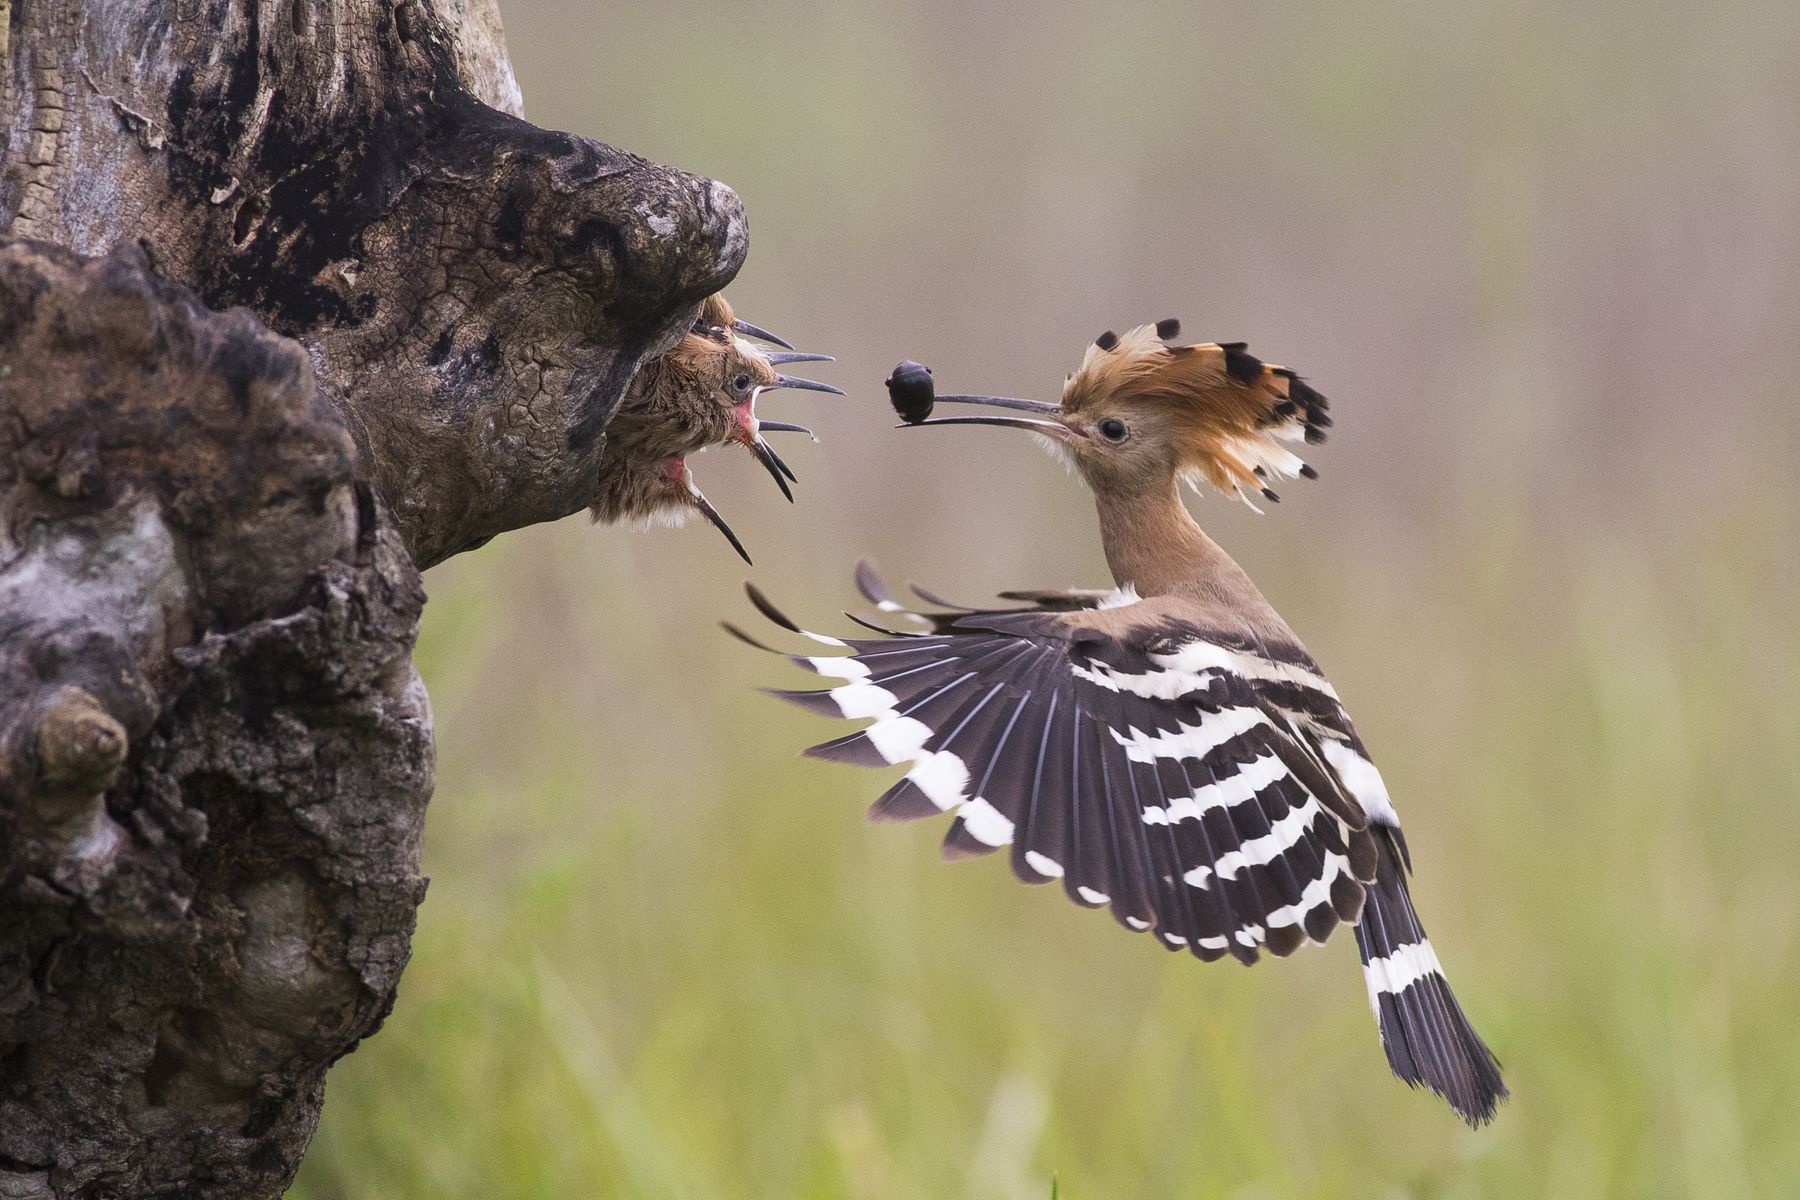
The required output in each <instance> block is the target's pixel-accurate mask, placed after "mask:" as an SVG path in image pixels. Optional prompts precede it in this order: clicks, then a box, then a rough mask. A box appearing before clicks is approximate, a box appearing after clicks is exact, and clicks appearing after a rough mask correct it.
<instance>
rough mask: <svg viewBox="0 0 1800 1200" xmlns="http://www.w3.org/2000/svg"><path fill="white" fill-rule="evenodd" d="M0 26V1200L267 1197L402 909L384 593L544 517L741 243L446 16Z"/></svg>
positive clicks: (185, 10) (402, 800)
mask: <svg viewBox="0 0 1800 1200" xmlns="http://www.w3.org/2000/svg"><path fill="white" fill-rule="evenodd" d="M0 31H3V33H4V40H0V58H3V59H4V72H3V73H0V87H4V89H5V91H4V95H3V97H0V99H3V101H4V104H3V107H0V149H3V151H4V156H3V160H0V161H3V164H4V165H3V169H0V1198H10V1197H40V1196H44V1197H47V1196H58V1197H65V1196H82V1197H89V1196H93V1197H98V1196H140V1195H143V1196H149V1195H182V1196H189V1195H192V1196H234V1197H236V1196H274V1195H278V1194H279V1193H280V1192H281V1190H282V1189H283V1188H284V1187H285V1186H286V1184H287V1183H288V1181H289V1180H291V1178H292V1176H293V1173H294V1171H295V1169H296V1168H297V1166H298V1163H299V1159H300V1155H301V1153H302V1152H303V1151H304V1149H305V1146H306V1143H307V1141H308V1139H309V1138H310V1136H311V1134H312V1131H313V1129H314V1127H315V1126H316V1124H317V1120H318V1115H319V1106H320V1103H321V1099H322V1093H323V1078H324V1072H325V1069H326V1067H327V1066H329V1065H330V1063H331V1062H332V1061H334V1060H335V1059H336V1058H338V1057H340V1056H341V1055H343V1054H345V1053H347V1052H348V1051H349V1050H350V1049H351V1048H353V1047H354V1046H355V1044H356V1043H357V1041H358V1040H359V1039H360V1038H362V1037H365V1036H367V1035H368V1034H369V1033H371V1032H372V1031H373V1030H374V1029H375V1028H376V1026H377V1025H378V1024H379V1022H380V1020H381V1018H382V1016H383V1015H384V1014H385V1013H386V1012H387V1010H388V1008H389V1007H390V1006H391V1005H392V1003H393V1000H394V994H395V985H396V983H397V980H398V978H399V974H400V971H401V968H402V967H403V966H404V964H405V961H406V956H407V953H408V946H409V939H410V934H411V930H412V923H413V916H414V911H415V908H416V906H417V905H418V903H419V901H420V899H421V898H422V896H423V892H424V883H423V880H422V879H421V877H420V875H419V860H418V850H419V835H420V828H421V823H422V820H423V814H424V806H425V801H426V799H427V797H428V796H429V794H430V790H431V780H432V765H431V764H432V755H431V719H430V712H429V708H428V706H427V703H426V699H425V693H424V689H423V687H422V686H421V685H420V683H419V680H418V677H417V676H416V675H415V674H414V672H413V670H412V667H411V663H410V658H409V655H410V650H411V647H412V641H413V637H414V635H415V633H416V630H417V622H418V615H419V611H420V607H421V605H422V603H423V593H422V591H421V589H420V585H419V578H418V569H419V568H421V567H424V566H428V565H430V564H431V563H434V562H437V561H439V560H441V559H443V558H445V557H447V556H448V555H451V554H454V553H457V552H459V551H461V550H465V549H469V548H472V547H474V546H478V545H480V544H481V543H482V542H484V541H486V540H487V539H488V538H490V537H492V536H494V535H495V534H497V533H500V532H503V531H505V530H508V529H514V528H518V527H520V526H523V525H527V524H530V523H533V522H536V521H541V520H548V519H553V518H556V517H561V516H564V515H567V514H568V513H571V512H574V511H576V510H578V509H580V508H582V507H584V506H585V505H586V504H587V503H588V501H589V500H590V499H591V498H592V495H593V491H594V483H595V480H596V478H597V475H598V469H599V463H600V458H601V455H602V454H603V453H604V449H605V426H606V422H607V420H608V418H609V417H610V415H611V412H612V409H613V407H614V406H615V404H616V403H617V401H618V399H619V397H620V395H621V394H622V392H623V390H624V388H625V386H626V385H627V383H628V382H629V381H630V379H631V377H632V375H633V373H634V372H635V371H636V369H637V367H638V366H639V365H640V364H641V363H642V362H643V361H644V360H645V359H646V358H647V357H649V356H652V355H654V354H657V353H660V352H661V351H662V350H663V349H665V348H666V347H667V346H668V345H669V344H670V343H671V342H672V341H673V339H674V338H675V337H676V336H678V335H679V333H680V332H681V330H682V329H684V328H685V327H686V325H687V324H688V322H689V321H691V319H692V316H693V313H694V311H695V308H696V305H697V303H698V301H699V300H700V298H701V297H702V296H704V295H706V294H707V293H709V292H712V291H714V290H717V289H718V288H720V287H722V286H723V285H724V284H725V283H726V282H728V281H729V279H730V278H731V276H732V275H733V274H734V273H735V271H736V270H737V267H738V265H739V263H740V262H741V260H742V257H743V254H744V251H745V248H746V235H745V231H744V222H743V216H742V212H741V209H740V207H739V205H738V201H737V198H736V196H735V195H734V194H733V193H732V192H731V191H730V189H729V188H726V187H724V186H723V185H720V184H717V183H714V182H712V181H710V180H706V179H701V178H697V177H694V176H690V175H686V174H683V173H682V172H679V171H674V170H671V169H669V168H666V167H661V166H657V165H656V164H653V163H648V162H645V161H644V160H642V159H639V158H636V157H634V156H631V155H628V154H625V153H622V152H620V151H617V150H613V149H611V148H610V147H607V146H604V145H601V144H599V143H597V142H592V141H588V140H586V139H583V138H580V137H575V136H572V135H568V134H560V133H550V132H546V131H544V130H540V129H537V128H535V127H533V126H531V125H529V124H526V123H525V122H524V121H523V120H522V119H520V117H519V98H518V91H517V88H516V86H515V85H514V83H513V81H512V72H511V68H510V66H509V65H508V63H507V60H506V55H505V51H504V49H503V47H502V44H501V40H500V33H499V22H498V19H497V16H496V14H495V13H494V11H493V8H492V7H491V4H490V3H488V2H487V0H444V2H443V3H442V4H440V5H438V6H436V7H434V6H433V5H431V4H429V3H425V2H422V0H403V2H402V3H399V4H391V3H389V2H387V0H271V2H268V3H259V2H258V0H207V2H204V3H203V2H202V0H148V2H145V0H131V2H123V0H90V2H89V3H86V4H80V3H77V2H76V0H10V4H9V3H8V0H0ZM7 235H10V236H7ZM234 306H242V307H234ZM226 310H229V311H226Z"/></svg>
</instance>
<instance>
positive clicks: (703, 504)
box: [693, 488, 756, 566]
mask: <svg viewBox="0 0 1800 1200" xmlns="http://www.w3.org/2000/svg"><path fill="white" fill-rule="evenodd" d="M693 495H694V507H695V508H697V509H699V510H700V514H701V515H702V516H704V517H705V518H706V519H707V520H708V521H711V522H712V526H713V528H714V529H716V530H718V531H719V532H720V533H722V534H724V535H725V540H726V541H728V542H730V543H731V548H732V549H733V550H736V551H737V553H738V557H739V558H741V559H743V560H744V562H745V563H746V564H748V565H750V566H755V565H756V564H755V563H752V562H750V555H749V552H748V551H746V550H745V549H744V543H742V542H740V541H738V536H737V534H735V533H733V532H731V526H729V525H727V524H726V523H725V518H724V517H721V516H720V515H719V510H718V509H716V508H714V507H713V506H712V502H711V501H709V500H708V499H707V498H706V497H705V496H704V495H702V494H701V491H700V489H699V488H694V489H693Z"/></svg>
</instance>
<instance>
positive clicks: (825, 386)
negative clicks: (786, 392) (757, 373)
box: [765, 375, 844, 396]
mask: <svg viewBox="0 0 1800 1200" xmlns="http://www.w3.org/2000/svg"><path fill="white" fill-rule="evenodd" d="M768 386H769V387H771V388H795V389H797V390H799V391H803V392H830V393H831V394H832V395H834V396H842V395H844V389H843V388H840V387H832V386H831V385H830V384H829V383H820V382H818V381H817V380H814V379H800V378H798V377H796V376H793V375H777V376H775V382H774V383H771V384H769V385H768ZM765 390H766V389H765Z"/></svg>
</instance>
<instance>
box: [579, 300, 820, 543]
mask: <svg viewBox="0 0 1800 1200" xmlns="http://www.w3.org/2000/svg"><path fill="white" fill-rule="evenodd" d="M716 299H717V303H718V304H719V305H722V304H723V297H718V298H716ZM709 304H712V302H711V301H709ZM712 312H713V313H715V314H717V313H719V312H720V310H719V308H718V307H717V305H714V306H713V307H712ZM723 316H724V317H725V319H726V320H727V321H728V322H729V324H728V325H726V326H724V327H720V326H714V325H709V324H696V326H695V328H694V329H693V330H692V331H691V332H689V333H688V334H686V335H685V336H684V337H683V338H682V339H681V341H680V342H678V343H677V344H676V345H675V347H674V348H673V349H671V350H670V351H669V352H668V353H667V354H664V355H663V356H662V357H661V358H659V359H656V360H655V361H653V362H650V363H646V364H645V365H644V367H643V368H642V369H641V370H640V371H639V372H638V375H637V377H636V378H635V379H634V380H633V381H632V386H631V390H630V391H629V392H628V393H627V394H626V396H625V399H624V400H623V401H621V402H620V405H619V410H618V411H617V412H616V413H615V414H614V415H613V419H612V421H611V422H610V423H609V424H608V426H607V445H606V454H605V457H604V458H603V459H602V461H601V465H600V481H599V487H598V488H597V489H596V492H595V498H594V501H593V503H592V505H591V511H592V513H593V516H594V519H595V520H596V521H607V522H612V521H618V520H658V519H660V520H667V521H672V522H674V523H677V524H679V523H680V522H682V521H683V520H685V519H686V517H687V516H688V515H689V514H690V513H694V512H698V513H700V514H701V515H703V516H705V517H706V519H707V520H708V521H710V522H711V523H712V524H713V526H714V527H715V528H717V529H718V530H719V531H720V532H721V533H722V534H723V535H724V536H725V538H726V539H727V540H728V541H729V542H730V543H731V545H732V547H733V548H734V549H736V550H737V552H738V554H739V555H740V556H742V557H743V558H744V560H745V561H746V562H748V561H749V556H748V555H747V554H745V552H744V548H743V545H742V543H740V542H739V541H738V539H737V537H736V536H735V535H734V534H733V533H732V531H731V528H730V526H728V525H727V524H726V523H725V521H724V519H723V518H722V517H720V516H719V513H718V510H716V509H715V508H713V506H712V505H711V504H710V503H709V502H708V501H707V500H706V497H705V495H704V494H702V493H701V491H700V489H699V487H698V486H697V485H696V484H695V483H694V479H693V475H692V473H691V471H690V470H689V468H688V463H687V459H688V457H689V456H690V455H692V454H695V453H697V452H699V451H700V450H703V449H705V448H706V447H708V446H712V445H723V444H726V443H730V442H737V443H739V444H741V445H743V446H745V447H746V448H747V449H749V450H750V452H751V453H752V454H753V455H754V456H755V457H756V458H757V460H758V461H759V462H761V463H762V464H763V466H764V467H765V468H766V469H767V470H768V471H769V473H770V474H771V475H772V476H774V478H775V482H776V483H777V485H778V486H780V488H781V490H782V493H783V494H784V495H786V496H787V497H788V499H789V500H792V499H793V492H792V491H791V490H790V489H789V487H788V480H790V479H792V478H793V472H792V471H791V470H789V469H788V466H787V464H786V463H784V462H782V461H781V458H780V456H779V455H777V454H776V453H775V451H774V449H773V448H772V447H770V446H769V444H768V442H767V441H766V440H764V438H763V437H762V431H763V430H765V429H793V430H800V431H802V432H804V430H803V427H801V426H797V425H787V424H784V423H781V422H763V421H759V420H758V419H757V417H756V409H755V405H756V398H757V396H758V395H760V394H761V393H762V392H763V391H766V390H769V389H771V388H779V387H792V388H809V389H813V390H817V391H827V392H836V393H837V394H839V395H842V394H843V393H842V392H841V391H839V389H837V388H834V387H831V386H830V385H829V384H823V383H815V382H813V381H812V380H809V379H797V378H794V377H792V376H788V375H783V374H781V373H780V372H779V371H777V370H776V369H775V367H776V365H777V363H778V362H779V363H787V362H796V361H812V362H830V361H832V360H831V359H830V357H829V356H828V355H823V354H800V353H798V352H782V351H763V350H761V349H759V348H758V347H756V346H754V345H752V344H751V343H750V342H748V341H745V340H744V339H743V338H741V337H738V336H737V335H736V333H735V332H733V330H735V329H739V328H741V329H746V330H751V331H754V332H755V333H756V335H757V336H761V337H770V338H772V337H773V335H771V334H768V333H767V332H766V331H764V330H760V329H757V328H756V327H755V326H753V325H748V324H747V323H744V322H739V321H736V320H735V319H733V318H731V316H730V309H729V306H725V307H724V309H723ZM784 344H785V343H784Z"/></svg>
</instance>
